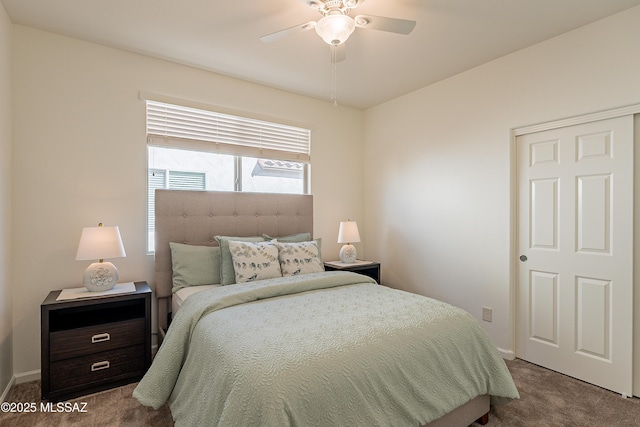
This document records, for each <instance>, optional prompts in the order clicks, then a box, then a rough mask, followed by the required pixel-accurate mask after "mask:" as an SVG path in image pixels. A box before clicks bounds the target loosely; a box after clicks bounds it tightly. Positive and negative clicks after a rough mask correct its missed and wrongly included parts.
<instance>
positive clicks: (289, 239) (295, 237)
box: [262, 233, 311, 243]
mask: <svg viewBox="0 0 640 427" xmlns="http://www.w3.org/2000/svg"><path fill="white" fill-rule="evenodd" d="M262 237H264V240H274V239H277V240H278V242H284V243H299V242H308V241H309V240H311V233H298V234H290V235H288V236H283V237H271V236H269V235H268V234H263V235H262Z"/></svg>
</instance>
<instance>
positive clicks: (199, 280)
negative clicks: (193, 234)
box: [169, 242, 220, 292]
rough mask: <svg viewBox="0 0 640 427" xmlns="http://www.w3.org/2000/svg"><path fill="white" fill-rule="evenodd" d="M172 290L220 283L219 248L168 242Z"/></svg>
mask: <svg viewBox="0 0 640 427" xmlns="http://www.w3.org/2000/svg"><path fill="white" fill-rule="evenodd" d="M169 247H170V248H171V268H172V270H173V289H172V292H176V291H178V290H180V289H182V288H185V287H187V286H199V285H217V284H219V283H220V248H217V247H215V246H195V245H185V244H182V243H175V242H170V243H169Z"/></svg>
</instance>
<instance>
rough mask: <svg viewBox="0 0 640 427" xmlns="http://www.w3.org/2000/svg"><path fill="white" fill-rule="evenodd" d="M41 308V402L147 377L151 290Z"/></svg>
mask: <svg viewBox="0 0 640 427" xmlns="http://www.w3.org/2000/svg"><path fill="white" fill-rule="evenodd" d="M135 288H136V290H135V292H129V293H122V294H115V295H109V296H97V297H88V298H80V299H71V300H62V301H57V300H56V298H57V297H58V295H60V292H61V291H52V292H50V293H49V295H48V296H47V298H46V299H45V300H44V301H43V303H42V305H41V306H40V321H41V367H42V372H41V377H42V398H43V399H47V400H52V401H58V400H65V399H69V398H73V397H78V396H82V395H85V394H89V393H95V392H97V391H101V390H106V389H108V388H112V387H117V386H120V385H124V384H127V383H131V382H134V381H137V380H139V379H140V378H142V376H143V375H144V373H145V372H146V371H147V369H148V368H149V366H150V365H151V289H149V285H148V284H147V283H146V282H136V283H135Z"/></svg>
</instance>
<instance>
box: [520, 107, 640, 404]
mask: <svg viewBox="0 0 640 427" xmlns="http://www.w3.org/2000/svg"><path fill="white" fill-rule="evenodd" d="M516 143H517V153H518V154H517V156H518V160H517V161H518V163H517V167H518V249H519V256H520V260H519V261H518V303H517V347H516V352H517V356H518V357H520V358H522V359H524V360H527V361H530V362H532V363H535V364H538V365H541V366H544V367H547V368H549V369H552V370H555V371H558V372H562V373H564V374H567V375H570V376H573V377H576V378H579V379H581V380H584V381H587V382H589V383H592V384H595V385H598V386H601V387H604V388H607V389H610V390H613V391H616V392H618V393H624V394H627V395H629V396H631V395H632V351H633V334H632V333H633V311H632V310H633V116H624V117H618V118H614V119H608V120H600V121H596V122H591V123H586V124H580V125H575V126H569V127H564V128H559V129H554V130H547V131H543V132H536V133H531V134H527V135H522V136H519V137H518V138H517V140H516Z"/></svg>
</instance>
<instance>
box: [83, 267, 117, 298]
mask: <svg viewBox="0 0 640 427" xmlns="http://www.w3.org/2000/svg"><path fill="white" fill-rule="evenodd" d="M119 277H120V275H119V274H118V269H117V268H116V266H115V265H113V264H111V263H110V262H94V263H93V264H91V265H90V266H89V267H87V269H86V270H85V271H84V275H83V276H82V282H83V283H84V285H85V286H86V287H87V289H89V290H90V291H92V292H100V291H108V290H109V289H113V287H114V286H115V285H116V283H118V278H119Z"/></svg>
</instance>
